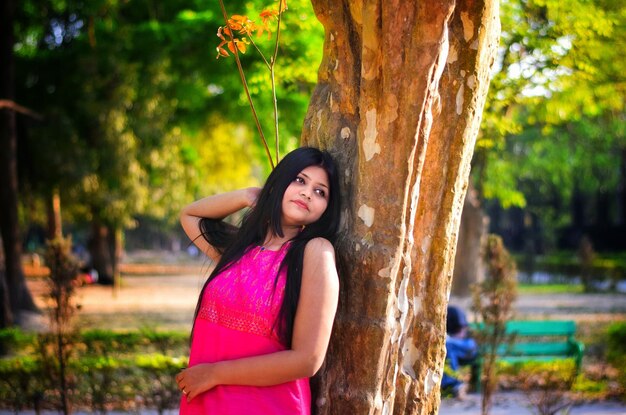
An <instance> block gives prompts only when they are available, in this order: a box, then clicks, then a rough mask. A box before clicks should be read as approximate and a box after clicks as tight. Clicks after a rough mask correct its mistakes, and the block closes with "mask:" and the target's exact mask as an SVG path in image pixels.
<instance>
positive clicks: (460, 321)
mask: <svg viewBox="0 0 626 415" xmlns="http://www.w3.org/2000/svg"><path fill="white" fill-rule="evenodd" d="M477 354H478V346H477V345H476V341H475V340H474V339H472V338H471V336H470V333H469V329H468V324H467V318H466V317H465V313H464V312H463V310H461V309H460V308H458V307H456V306H448V315H447V317H446V362H448V364H449V366H450V369H452V370H453V371H457V370H459V368H460V367H461V366H465V365H471V364H472V363H473V362H474V360H476V356H477ZM441 389H442V390H450V391H451V392H452V394H453V395H454V396H455V397H457V398H460V399H463V398H464V397H465V394H466V393H467V384H465V383H463V382H462V381H461V380H459V379H457V378H455V377H453V376H451V375H449V374H447V373H445V372H444V374H443V378H442V380H441Z"/></svg>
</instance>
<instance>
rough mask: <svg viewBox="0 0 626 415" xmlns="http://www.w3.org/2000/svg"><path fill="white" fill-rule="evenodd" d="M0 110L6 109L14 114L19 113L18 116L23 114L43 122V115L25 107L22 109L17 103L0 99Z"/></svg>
mask: <svg viewBox="0 0 626 415" xmlns="http://www.w3.org/2000/svg"><path fill="white" fill-rule="evenodd" d="M2 108H7V109H9V110H10V111H15V112H19V113H20V114H24V115H27V116H29V117H31V118H34V119H36V120H38V121H43V119H44V118H43V115H41V114H39V113H37V112H35V111H33V110H31V109H28V108H26V107H23V106H21V105H19V104H17V103H15V101H12V100H9V99H0V109H2Z"/></svg>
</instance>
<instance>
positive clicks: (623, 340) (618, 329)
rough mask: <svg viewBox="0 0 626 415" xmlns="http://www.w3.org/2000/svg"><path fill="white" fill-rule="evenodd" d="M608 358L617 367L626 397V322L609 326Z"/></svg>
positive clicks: (618, 377) (619, 380) (623, 393)
mask: <svg viewBox="0 0 626 415" xmlns="http://www.w3.org/2000/svg"><path fill="white" fill-rule="evenodd" d="M606 358H607V361H608V362H609V363H610V364H611V365H613V366H614V367H615V368H616V369H617V371H618V376H617V380H618V382H619V384H620V386H621V389H622V396H623V397H625V398H626V393H625V391H626V322H624V321H621V322H618V323H613V324H611V325H610V326H609V327H608V329H607V346H606Z"/></svg>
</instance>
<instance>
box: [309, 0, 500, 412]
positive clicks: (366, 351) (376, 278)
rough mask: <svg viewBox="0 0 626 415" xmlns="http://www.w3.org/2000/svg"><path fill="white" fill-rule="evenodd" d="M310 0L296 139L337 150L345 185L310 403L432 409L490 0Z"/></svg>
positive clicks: (489, 48) (492, 23) (483, 75)
mask: <svg viewBox="0 0 626 415" xmlns="http://www.w3.org/2000/svg"><path fill="white" fill-rule="evenodd" d="M313 5H314V8H315V12H316V14H317V16H318V18H319V20H320V21H321V22H322V24H323V25H324V27H325V31H326V39H325V44H324V58H323V61H322V64H321V67H320V71H319V81H318V85H317V87H316V89H315V91H314V93H313V96H312V98H311V104H310V107H309V111H308V114H307V117H306V119H305V125H304V129H303V135H302V142H303V144H309V145H316V146H319V147H322V148H327V149H329V150H330V151H331V152H332V153H333V154H334V155H335V156H336V158H337V159H338V161H339V164H340V166H341V173H342V178H343V189H342V192H343V195H344V197H345V198H346V200H345V206H344V230H345V231H344V232H343V233H342V238H341V240H340V241H339V244H338V249H337V252H338V256H339V261H340V263H341V270H340V273H341V279H342V280H341V294H340V296H341V297H340V307H339V314H338V317H337V320H336V325H335V332H334V334H333V338H332V340H331V345H330V348H329V353H328V356H327V363H326V365H325V366H324V368H323V369H322V370H321V371H320V374H319V375H318V376H317V378H316V379H315V382H314V387H315V393H316V401H315V404H314V406H315V407H316V411H317V413H318V414H383V413H384V414H390V413H396V414H431V413H436V412H437V409H438V406H439V383H440V379H441V374H442V368H443V361H444V354H445V351H444V336H445V321H444V318H445V313H446V305H447V298H448V292H449V289H450V283H451V278H452V269H453V262H454V251H455V246H456V239H457V229H458V225H459V221H460V216H461V211H462V206H463V200H464V197H465V190H466V187H467V178H468V174H469V168H470V160H471V156H472V152H473V148H474V142H475V138H476V134H477V132H478V128H479V124H480V115H481V112H482V108H483V104H484V99H485V94H486V91H487V86H488V80H489V69H490V67H491V65H492V64H493V58H494V54H495V52H496V47H497V45H498V36H499V19H498V6H497V2H491V1H487V2H475V1H469V0H468V1H457V2H455V1H452V0H450V1H441V2H420V1H417V0H391V1H385V2H380V1H355V0H352V1H350V0H333V1H329V0H313Z"/></svg>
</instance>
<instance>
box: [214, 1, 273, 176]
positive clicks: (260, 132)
mask: <svg viewBox="0 0 626 415" xmlns="http://www.w3.org/2000/svg"><path fill="white" fill-rule="evenodd" d="M219 1H220V8H221V9H222V15H223V16H224V22H225V23H226V27H228V28H229V30H230V33H231V36H230V39H231V41H232V42H233V46H234V47H233V50H234V51H235V52H234V55H235V62H237V70H238V71H239V76H240V77H241V83H242V85H243V89H244V91H245V92H246V97H247V98H248V103H249V104H250V110H251V111H252V117H253V118H254V122H255V124H256V128H257V130H258V131H259V135H260V136H261V141H262V142H263V147H265V153H266V154H267V158H268V160H269V162H270V166H271V167H272V169H274V160H273V159H272V154H271V152H270V149H269V146H268V145H267V140H266V139H265V135H264V134H263V128H261V122H260V121H259V116H258V115H257V112H256V109H255V108H254V103H253V102H252V97H251V96H250V90H249V89H248V83H247V82H246V76H245V74H244V72H243V67H242V66H241V61H240V60H239V53H237V52H238V51H237V45H236V44H235V39H234V37H233V36H232V29H230V26H229V25H228V14H227V13H226V8H225V7H224V1H223V0H219Z"/></svg>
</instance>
